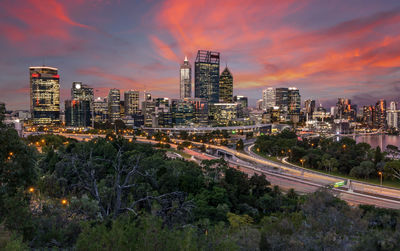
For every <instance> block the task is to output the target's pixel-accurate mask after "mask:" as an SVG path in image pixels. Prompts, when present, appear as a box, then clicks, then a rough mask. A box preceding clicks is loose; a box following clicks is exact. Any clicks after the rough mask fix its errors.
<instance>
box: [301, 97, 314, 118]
mask: <svg viewBox="0 0 400 251" xmlns="http://www.w3.org/2000/svg"><path fill="white" fill-rule="evenodd" d="M304 107H305V117H306V121H309V120H313V114H314V111H315V100H311V99H307V100H306V101H304Z"/></svg>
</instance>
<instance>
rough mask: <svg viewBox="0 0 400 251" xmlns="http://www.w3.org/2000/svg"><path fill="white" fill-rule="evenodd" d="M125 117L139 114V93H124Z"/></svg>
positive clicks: (131, 91) (133, 91)
mask: <svg viewBox="0 0 400 251" xmlns="http://www.w3.org/2000/svg"><path fill="white" fill-rule="evenodd" d="M124 101H125V103H124V105H125V116H133V115H134V114H138V113H139V111H140V110H139V91H135V90H129V91H126V92H124Z"/></svg>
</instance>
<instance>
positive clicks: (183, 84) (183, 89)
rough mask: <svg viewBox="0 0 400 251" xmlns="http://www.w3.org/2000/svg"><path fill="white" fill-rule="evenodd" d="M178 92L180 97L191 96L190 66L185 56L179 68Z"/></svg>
mask: <svg viewBox="0 0 400 251" xmlns="http://www.w3.org/2000/svg"><path fill="white" fill-rule="evenodd" d="M179 93H180V98H181V99H184V98H191V97H192V66H191V65H190V63H189V61H188V59H187V57H185V60H184V61H183V64H181V67H180V69H179Z"/></svg>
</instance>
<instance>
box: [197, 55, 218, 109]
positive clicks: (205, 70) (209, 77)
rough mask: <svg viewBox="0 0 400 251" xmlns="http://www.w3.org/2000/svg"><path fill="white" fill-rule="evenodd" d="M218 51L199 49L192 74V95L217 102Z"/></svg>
mask: <svg viewBox="0 0 400 251" xmlns="http://www.w3.org/2000/svg"><path fill="white" fill-rule="evenodd" d="M219 62H220V54H219V52H213V51H205V50H199V51H198V52H197V57H196V62H195V68H194V75H195V79H194V80H195V82H194V91H195V92H194V96H195V98H204V99H205V100H206V101H207V102H209V103H218V102H219Z"/></svg>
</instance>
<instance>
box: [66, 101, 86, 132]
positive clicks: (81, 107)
mask: <svg viewBox="0 0 400 251" xmlns="http://www.w3.org/2000/svg"><path fill="white" fill-rule="evenodd" d="M90 107H91V106H90V101H89V100H83V99H82V100H80V99H73V100H65V125H66V126H72V127H88V126H90V121H91V116H90Z"/></svg>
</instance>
